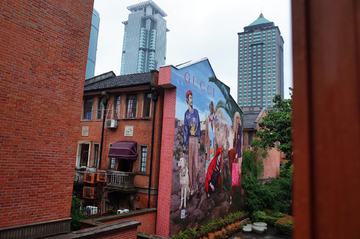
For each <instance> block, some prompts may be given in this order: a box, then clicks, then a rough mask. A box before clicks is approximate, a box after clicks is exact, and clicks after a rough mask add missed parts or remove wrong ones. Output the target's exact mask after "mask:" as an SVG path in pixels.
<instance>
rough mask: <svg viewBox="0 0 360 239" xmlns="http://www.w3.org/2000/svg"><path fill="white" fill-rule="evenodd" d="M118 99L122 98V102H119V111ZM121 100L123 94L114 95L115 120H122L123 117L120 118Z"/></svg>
mask: <svg viewBox="0 0 360 239" xmlns="http://www.w3.org/2000/svg"><path fill="white" fill-rule="evenodd" d="M118 98H120V100H119V109H118V110H117V106H118V104H117V103H118ZM121 98H122V96H121V94H118V95H114V115H113V117H114V118H115V119H117V118H122V117H121V116H120V113H121Z"/></svg>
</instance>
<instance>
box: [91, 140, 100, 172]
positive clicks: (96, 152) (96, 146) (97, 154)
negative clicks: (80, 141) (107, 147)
mask: <svg viewBox="0 0 360 239" xmlns="http://www.w3.org/2000/svg"><path fill="white" fill-rule="evenodd" d="M99 158H100V145H99V144H94V153H93V165H92V166H94V167H98V166H99Z"/></svg>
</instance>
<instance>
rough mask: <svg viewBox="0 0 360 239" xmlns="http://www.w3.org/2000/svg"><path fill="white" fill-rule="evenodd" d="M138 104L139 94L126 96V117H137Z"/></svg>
mask: <svg viewBox="0 0 360 239" xmlns="http://www.w3.org/2000/svg"><path fill="white" fill-rule="evenodd" d="M136 105H137V95H136V94H133V95H127V96H126V110H125V111H126V115H125V118H135V117H136Z"/></svg>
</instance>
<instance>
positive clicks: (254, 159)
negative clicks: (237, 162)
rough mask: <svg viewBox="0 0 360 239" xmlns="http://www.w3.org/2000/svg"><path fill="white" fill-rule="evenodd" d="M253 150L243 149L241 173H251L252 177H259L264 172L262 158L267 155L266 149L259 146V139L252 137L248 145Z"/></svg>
mask: <svg viewBox="0 0 360 239" xmlns="http://www.w3.org/2000/svg"><path fill="white" fill-rule="evenodd" d="M250 146H251V147H252V148H253V150H249V149H244V150H243V161H242V173H243V175H244V174H249V175H250V174H251V175H252V177H254V178H259V177H261V176H262V175H263V173H264V165H263V159H264V158H265V157H266V156H267V151H266V150H264V149H262V148H260V140H259V139H258V138H254V140H253V141H252V142H251V145H250Z"/></svg>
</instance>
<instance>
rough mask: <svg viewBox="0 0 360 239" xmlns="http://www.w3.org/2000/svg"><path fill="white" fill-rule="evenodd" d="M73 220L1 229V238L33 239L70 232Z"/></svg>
mask: <svg viewBox="0 0 360 239" xmlns="http://www.w3.org/2000/svg"><path fill="white" fill-rule="evenodd" d="M70 222H71V218H65V219H58V220H52V221H46V222H38V223H31V224H26V225H21V226H15V227H7V228H1V229H0V238H6V239H32V238H40V237H46V236H51V235H57V234H62V233H68V232H70Z"/></svg>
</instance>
